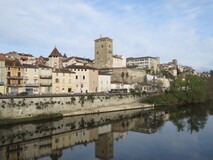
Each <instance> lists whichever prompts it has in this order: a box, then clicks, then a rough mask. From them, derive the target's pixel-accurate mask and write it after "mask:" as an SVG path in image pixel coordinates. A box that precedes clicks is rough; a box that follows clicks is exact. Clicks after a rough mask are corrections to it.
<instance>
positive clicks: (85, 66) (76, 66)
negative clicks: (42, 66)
mask: <svg viewBox="0 0 213 160" xmlns="http://www.w3.org/2000/svg"><path fill="white" fill-rule="evenodd" d="M66 68H70V69H91V70H98V69H97V68H95V67H91V66H87V65H75V64H72V65H69V66H67V67H66Z"/></svg>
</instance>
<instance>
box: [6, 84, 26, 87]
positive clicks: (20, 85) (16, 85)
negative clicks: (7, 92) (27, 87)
mask: <svg viewBox="0 0 213 160" xmlns="http://www.w3.org/2000/svg"><path fill="white" fill-rule="evenodd" d="M7 86H12V87H22V86H23V84H17V83H15V84H13V83H12V84H11V83H10V84H9V83H7Z"/></svg>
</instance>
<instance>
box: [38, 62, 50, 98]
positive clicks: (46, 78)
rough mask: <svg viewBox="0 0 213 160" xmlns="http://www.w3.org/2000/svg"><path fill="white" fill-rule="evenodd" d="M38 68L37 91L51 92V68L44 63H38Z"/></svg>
mask: <svg viewBox="0 0 213 160" xmlns="http://www.w3.org/2000/svg"><path fill="white" fill-rule="evenodd" d="M38 68H39V84H40V85H39V93H40V94H50V93H52V68H51V67H48V66H45V65H41V64H40V65H38Z"/></svg>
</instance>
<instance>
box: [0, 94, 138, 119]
mask: <svg viewBox="0 0 213 160" xmlns="http://www.w3.org/2000/svg"><path fill="white" fill-rule="evenodd" d="M141 98H142V97H137V96H133V95H130V94H120V95H108V94H107V95H101V96H98V95H81V96H80V95H78V96H75V95H71V96H63V97H59V96H57V97H50V96H48V97H13V98H11V97H10V98H3V99H0V116H1V118H12V119H15V118H26V117H32V116H36V115H41V114H52V113H62V114H63V115H72V113H75V114H76V113H84V112H82V111H84V110H85V111H86V110H87V111H88V110H90V113H92V112H93V111H96V110H97V108H105V107H112V106H116V105H122V104H127V103H131V102H134V101H138V100H139V99H141ZM88 113H89V112H88Z"/></svg>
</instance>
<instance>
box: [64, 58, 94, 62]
mask: <svg viewBox="0 0 213 160" xmlns="http://www.w3.org/2000/svg"><path fill="white" fill-rule="evenodd" d="M71 59H76V60H81V61H87V62H90V63H92V62H93V60H91V59H89V58H82V57H76V56H73V57H69V58H66V59H63V60H62V61H63V62H68V61H69V60H71Z"/></svg>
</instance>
